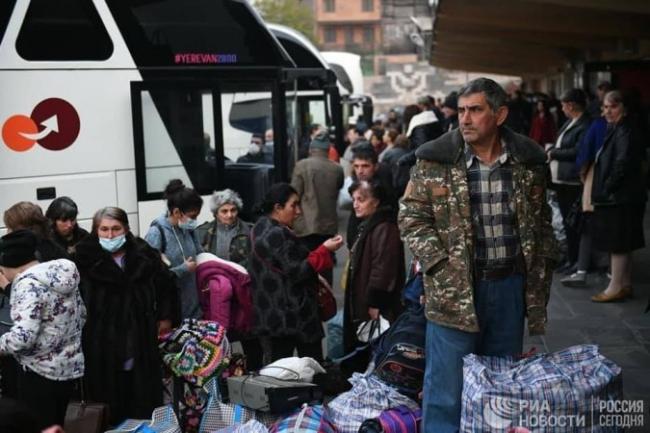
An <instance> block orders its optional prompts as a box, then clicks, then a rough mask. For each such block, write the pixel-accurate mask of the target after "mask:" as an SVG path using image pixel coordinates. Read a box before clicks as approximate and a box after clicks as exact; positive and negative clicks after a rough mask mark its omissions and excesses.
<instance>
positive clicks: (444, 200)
mask: <svg viewBox="0 0 650 433" xmlns="http://www.w3.org/2000/svg"><path fill="white" fill-rule="evenodd" d="M500 133H501V138H502V139H503V140H505V142H506V143H507V145H508V152H509V154H510V155H511V161H512V163H513V188H514V194H513V200H514V202H515V203H514V209H515V213H516V221H517V230H518V234H519V240H520V243H521V251H522V255H523V259H524V263H525V281H526V283H525V285H526V287H525V290H526V296H525V299H526V312H527V316H528V329H529V333H530V334H531V335H535V334H543V333H544V326H545V322H546V304H547V303H548V299H549V294H550V285H551V277H552V273H553V266H554V262H555V259H556V246H555V240H554V237H553V230H552V228H551V218H550V209H549V207H548V205H547V203H546V165H545V162H546V155H545V154H544V152H543V151H542V149H541V147H539V145H538V144H537V143H535V142H533V141H531V140H530V139H528V138H527V137H525V136H523V135H519V134H516V133H514V132H512V131H511V130H509V129H507V128H505V127H502V128H501V130H500ZM464 146H465V143H464V141H463V138H462V135H461V134H460V132H459V131H458V130H454V131H451V132H448V133H446V134H445V135H443V136H441V137H440V138H438V139H437V140H435V141H432V142H428V143H426V144H424V145H422V146H421V147H420V148H419V149H418V151H417V153H416V156H417V157H418V162H417V164H416V166H415V167H413V170H412V172H411V180H410V182H409V185H408V187H407V188H406V191H405V193H404V197H402V199H401V200H400V211H399V226H400V231H401V233H402V238H403V240H404V242H405V243H406V245H407V246H408V247H409V248H410V249H411V251H412V252H413V254H414V255H415V256H417V257H418V259H419V260H420V263H421V265H422V269H423V272H424V275H425V278H424V286H425V302H426V315H427V318H428V319H429V320H432V321H434V322H436V323H439V324H441V325H444V326H449V327H452V328H457V329H460V330H463V331H467V332H477V331H478V330H479V329H478V320H477V317H476V311H475V309H474V296H473V284H474V281H473V279H474V277H473V275H474V269H473V268H474V264H473V257H474V256H473V251H474V250H473V245H472V243H473V240H472V239H473V236H472V223H471V218H470V202H469V187H468V183H467V166H466V163H465V158H464Z"/></svg>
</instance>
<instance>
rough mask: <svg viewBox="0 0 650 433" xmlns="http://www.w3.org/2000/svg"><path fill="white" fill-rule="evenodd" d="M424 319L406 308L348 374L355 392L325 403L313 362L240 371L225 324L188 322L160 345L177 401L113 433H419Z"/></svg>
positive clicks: (322, 378)
mask: <svg viewBox="0 0 650 433" xmlns="http://www.w3.org/2000/svg"><path fill="white" fill-rule="evenodd" d="M419 316H421V318H420V317H419ZM413 320H415V325H414V323H413ZM424 320H425V319H424V314H423V311H422V309H421V308H420V309H416V310H413V311H410V312H407V313H404V316H400V318H398V320H396V321H395V323H394V324H393V325H392V326H391V327H390V328H389V329H388V330H387V331H386V332H384V333H383V334H382V335H381V336H380V337H378V338H375V339H374V340H372V341H371V342H370V343H368V344H369V346H368V349H369V350H370V351H371V352H372V356H371V362H370V368H369V369H368V371H367V372H366V373H364V374H361V373H354V374H352V376H351V377H349V378H346V379H347V380H348V382H349V386H351V389H350V390H349V391H347V392H343V393H341V394H339V395H338V396H335V398H333V399H332V400H331V401H329V403H326V404H323V401H324V400H327V397H329V398H331V397H333V396H331V395H330V396H325V395H324V392H323V389H324V388H323V387H321V386H320V385H319V383H325V382H327V381H328V380H329V376H328V374H327V372H326V370H325V369H323V368H322V366H321V365H319V363H317V362H316V361H314V360H313V359H311V358H285V359H281V360H278V361H276V362H274V363H272V364H270V365H267V366H265V367H264V368H263V369H262V370H260V371H259V372H249V373H248V374H241V368H239V369H237V371H238V372H239V373H237V374H240V375H235V374H233V373H232V369H229V366H230V363H231V358H232V357H233V355H232V354H231V350H230V344H229V343H228V339H227V338H226V335H225V329H224V327H222V326H221V325H219V324H218V323H217V322H212V321H197V320H189V319H188V320H185V321H184V322H183V324H182V326H180V327H179V328H178V329H176V330H175V331H174V332H172V333H171V334H170V335H168V336H166V337H165V338H164V340H163V341H162V342H161V344H160V349H161V353H162V357H163V361H164V363H165V365H166V366H167V368H168V369H169V370H170V372H171V373H172V374H173V377H174V380H173V402H172V404H171V405H168V406H165V407H162V408H158V409H156V411H154V414H153V417H152V419H151V420H127V421H125V422H124V423H122V424H121V425H120V426H118V428H116V429H114V430H111V431H110V433H234V432H239V433H357V432H359V431H364V432H368V433H374V432H377V433H379V432H381V433H392V432H400V433H402V432H403V433H417V432H418V431H419V430H418V427H419V419H420V418H421V410H420V405H419V403H418V402H417V401H416V398H417V394H418V392H419V391H420V390H421V388H422V380H423V374H424V355H423V354H424ZM420 325H422V329H421V330H417V329H414V328H413V326H415V327H417V326H420ZM330 365H331V364H330ZM374 365H377V369H376V370H374V371H373V368H372V367H373V366H374ZM312 382H315V383H312ZM405 426H406V427H405ZM405 428H406V429H405ZM360 429H361V430H360Z"/></svg>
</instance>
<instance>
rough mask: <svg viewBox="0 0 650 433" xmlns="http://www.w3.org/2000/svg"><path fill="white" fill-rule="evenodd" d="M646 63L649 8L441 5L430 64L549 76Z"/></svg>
mask: <svg viewBox="0 0 650 433" xmlns="http://www.w3.org/2000/svg"><path fill="white" fill-rule="evenodd" d="M648 57H650V1H649V0H438V4H437V6H436V9H435V12H434V17H433V40H432V45H431V53H430V62H431V64H432V65H434V66H439V67H444V68H447V69H460V70H470V71H481V72H491V73H499V74H509V75H524V76H531V75H547V74H549V73H554V72H560V71H562V70H565V69H566V68H567V67H570V66H571V65H572V64H574V63H576V62H581V63H584V62H596V61H608V60H640V59H643V58H648Z"/></svg>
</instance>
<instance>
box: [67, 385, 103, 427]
mask: <svg viewBox="0 0 650 433" xmlns="http://www.w3.org/2000/svg"><path fill="white" fill-rule="evenodd" d="M79 388H80V394H81V400H80V401H72V402H70V403H68V408H67V409H66V411H65V422H64V430H65V431H66V432H67V433H101V432H103V431H105V430H106V427H107V423H108V405H107V404H105V403H91V402H88V401H86V398H85V392H84V382H83V380H80V381H79Z"/></svg>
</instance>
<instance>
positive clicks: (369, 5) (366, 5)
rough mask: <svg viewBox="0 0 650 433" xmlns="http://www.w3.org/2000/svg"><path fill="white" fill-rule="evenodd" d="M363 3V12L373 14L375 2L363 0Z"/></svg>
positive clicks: (373, 0)
mask: <svg viewBox="0 0 650 433" xmlns="http://www.w3.org/2000/svg"><path fill="white" fill-rule="evenodd" d="M362 1H363V4H362V8H361V10H363V11H364V12H372V11H373V9H374V8H375V5H374V3H375V0H362Z"/></svg>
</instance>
